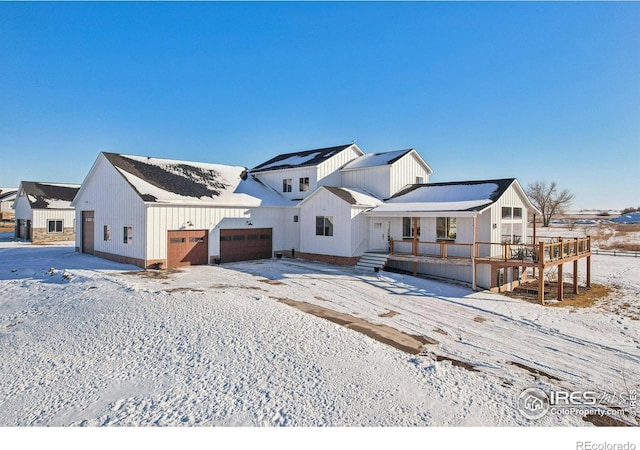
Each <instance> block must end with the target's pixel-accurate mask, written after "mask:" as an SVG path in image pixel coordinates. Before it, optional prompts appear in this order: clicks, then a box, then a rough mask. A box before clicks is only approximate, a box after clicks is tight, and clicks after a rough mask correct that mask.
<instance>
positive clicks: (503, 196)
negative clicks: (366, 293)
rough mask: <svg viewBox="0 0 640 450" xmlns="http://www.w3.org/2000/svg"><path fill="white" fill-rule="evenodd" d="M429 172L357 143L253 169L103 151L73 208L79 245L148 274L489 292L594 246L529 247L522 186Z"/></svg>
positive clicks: (403, 153) (410, 157)
mask: <svg viewBox="0 0 640 450" xmlns="http://www.w3.org/2000/svg"><path fill="white" fill-rule="evenodd" d="M432 173H433V170H432V169H431V167H429V165H428V164H427V163H426V162H425V161H424V159H423V158H422V157H421V156H420V155H419V154H418V153H417V152H416V150H415V149H408V150H399V151H393V152H387V153H377V154H370V155H366V154H364V152H363V151H362V150H361V149H360V148H359V147H358V146H357V145H356V144H347V145H341V146H336V147H328V148H322V149H316V150H305V151H300V152H294V153H287V154H282V155H279V156H276V157H275V158H272V159H270V160H268V161H266V162H264V163H262V164H260V165H258V166H256V167H255V168H253V169H251V170H250V171H248V170H247V169H245V168H244V167H239V166H223V165H217V164H209V163H196V162H187V161H178V160H168V159H159V158H151V157H143V156H131V155H120V154H115V153H101V154H100V155H99V156H98V159H97V160H96V162H95V163H94V165H93V167H92V168H91V171H90V172H89V174H88V175H87V177H86V179H85V180H84V182H83V184H82V187H81V189H80V190H79V192H78V194H77V196H76V198H75V200H74V201H73V206H75V208H76V211H77V215H76V226H77V229H78V231H79V232H78V233H77V234H76V248H77V250H78V251H81V252H84V253H91V254H95V255H97V256H101V257H104V258H108V259H113V260H117V261H122V262H127V263H132V264H135V265H138V266H140V267H146V268H150V267H174V266H180V265H191V264H212V263H220V262H223V263H224V262H230V261H241V260H251V259H262V258H270V257H272V256H273V255H274V254H275V255H276V256H280V254H282V255H284V256H287V257H292V256H294V254H295V256H298V257H302V258H306V259H313V260H320V261H326V262H332V263H338V264H348V265H353V264H356V263H358V264H360V265H363V264H364V261H365V260H366V261H369V260H371V259H372V258H373V259H374V260H375V263H374V264H375V265H377V266H382V265H386V266H387V267H389V268H395V269H396V270H409V271H413V272H414V273H416V274H417V273H422V274H426V275H431V276H438V277H443V278H447V279H452V280H459V281H463V282H467V283H471V284H473V286H474V287H476V286H480V287H486V288H495V287H499V286H502V285H505V284H509V285H510V286H511V285H513V283H515V282H518V281H519V280H520V279H521V278H522V276H523V272H524V268H525V267H535V268H537V269H540V270H541V273H543V272H544V269H545V268H547V267H550V266H549V265H548V264H559V263H560V262H559V261H562V260H564V259H563V258H573V259H571V261H577V259H579V258H582V257H588V256H589V255H590V253H589V248H588V247H589V245H590V244H589V243H578V242H576V243H575V244H574V246H573V247H571V249H570V248H569V247H566V248H565V247H563V248H562V249H561V257H557V252H558V249H551V247H548V248H547V247H544V246H542V247H537V245H538V242H536V240H535V236H528V234H527V222H528V220H529V218H530V217H531V216H535V215H537V214H539V211H537V210H536V208H535V207H534V206H533V204H532V203H531V202H530V201H529V199H528V198H527V196H526V194H525V192H524V190H523V189H522V187H521V186H520V184H519V183H518V181H517V180H516V179H513V178H507V179H497V180H475V181H465V182H449V183H429V177H430V175H431V174H432ZM534 234H535V227H534ZM563 245H564V244H563ZM532 255H533V256H532ZM545 255H546V256H545ZM542 263H544V264H542ZM540 264H542V265H540ZM576 272H577V271H576Z"/></svg>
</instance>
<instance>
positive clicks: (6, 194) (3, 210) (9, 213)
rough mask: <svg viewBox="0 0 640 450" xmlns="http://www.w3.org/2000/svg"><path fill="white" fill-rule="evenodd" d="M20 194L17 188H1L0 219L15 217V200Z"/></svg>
mask: <svg viewBox="0 0 640 450" xmlns="http://www.w3.org/2000/svg"><path fill="white" fill-rule="evenodd" d="M17 195H18V191H17V189H15V188H14V189H11V188H3V189H0V219H13V218H14V217H15V209H14V202H15V201H16V197H17Z"/></svg>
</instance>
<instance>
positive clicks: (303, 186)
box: [300, 177, 309, 192]
mask: <svg viewBox="0 0 640 450" xmlns="http://www.w3.org/2000/svg"><path fill="white" fill-rule="evenodd" d="M308 190H309V177H304V178H300V192H307V191H308Z"/></svg>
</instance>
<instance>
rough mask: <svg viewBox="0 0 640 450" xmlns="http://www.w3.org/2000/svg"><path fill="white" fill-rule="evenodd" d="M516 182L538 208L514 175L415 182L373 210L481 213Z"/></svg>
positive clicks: (381, 211) (532, 208) (527, 202)
mask: <svg viewBox="0 0 640 450" xmlns="http://www.w3.org/2000/svg"><path fill="white" fill-rule="evenodd" d="M514 184H515V185H516V186H517V188H518V189H519V190H520V191H521V193H522V194H523V197H524V198H525V199H526V200H525V205H526V206H527V208H528V209H530V210H532V211H537V210H536V209H535V207H534V206H533V205H532V204H531V202H530V201H529V200H528V198H527V197H526V194H524V191H523V190H522V187H521V186H520V184H519V183H518V180H516V179H515V178H503V179H497V180H476V181H455V182H448V183H431V184H413V185H410V186H408V187H406V188H405V189H403V190H402V191H400V192H398V193H397V194H396V195H394V196H393V197H391V198H390V199H388V200H386V201H385V203H384V205H382V206H379V207H377V208H376V209H375V210H374V211H375V212H376V213H393V212H407V213H412V212H423V213H428V212H467V213H479V212H482V211H484V210H485V209H486V208H488V207H489V206H491V205H492V204H493V203H495V202H496V201H497V200H498V199H499V198H500V197H501V196H502V195H503V194H504V193H505V191H506V190H507V189H508V188H509V187H510V186H512V185H514Z"/></svg>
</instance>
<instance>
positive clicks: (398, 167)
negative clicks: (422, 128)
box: [389, 152, 429, 197]
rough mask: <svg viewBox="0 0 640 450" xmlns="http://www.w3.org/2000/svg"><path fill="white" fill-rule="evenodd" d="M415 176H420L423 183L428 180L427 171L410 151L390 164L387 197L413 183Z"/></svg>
mask: <svg viewBox="0 0 640 450" xmlns="http://www.w3.org/2000/svg"><path fill="white" fill-rule="evenodd" d="M417 177H422V178H423V179H424V181H423V182H424V183H428V182H429V172H428V171H427V170H426V169H425V168H424V166H423V165H422V164H420V162H419V161H418V158H417V157H416V155H415V154H414V152H411V153H408V154H406V155H405V156H403V157H402V158H400V159H399V160H398V161H396V162H394V163H393V164H392V165H391V179H390V183H389V197H391V196H392V195H394V194H396V193H398V192H400V191H401V190H402V188H404V187H405V186H407V185H408V184H415V183H416V178H417Z"/></svg>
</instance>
